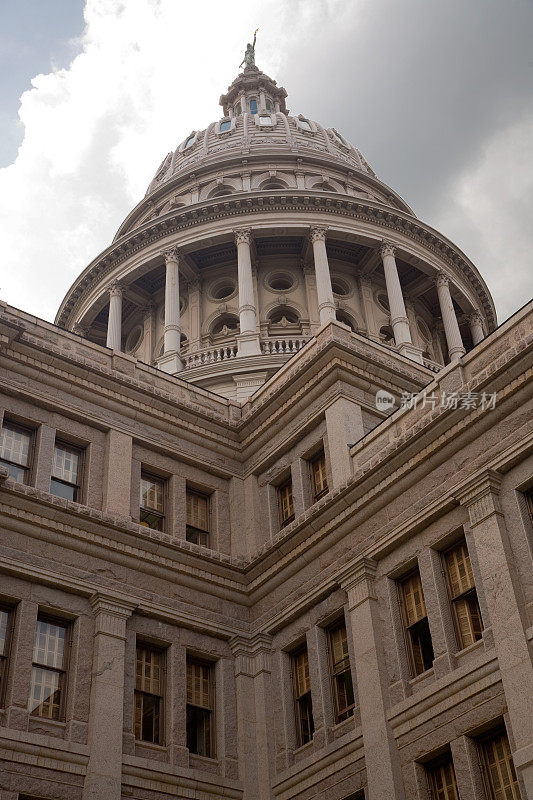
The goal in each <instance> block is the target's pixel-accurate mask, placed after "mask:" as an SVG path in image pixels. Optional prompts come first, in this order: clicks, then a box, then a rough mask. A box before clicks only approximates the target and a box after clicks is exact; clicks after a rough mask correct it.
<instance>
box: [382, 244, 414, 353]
mask: <svg viewBox="0 0 533 800" xmlns="http://www.w3.org/2000/svg"><path fill="white" fill-rule="evenodd" d="M395 252H396V251H395V249H394V247H393V246H392V244H391V243H390V242H382V244H381V260H382V261H383V271H384V273H385V284H386V286H387V297H388V300H389V309H390V316H391V325H392V331H393V333H394V342H395V344H396V347H397V348H398V350H399V351H400V353H401V354H402V355H404V356H407V358H412V359H414V360H415V361H418V362H419V363H422V354H421V351H420V348H418V347H415V346H414V345H413V343H412V339H411V329H410V328H409V319H408V317H407V312H406V310H405V303H404V299H403V292H402V287H401V284H400V278H399V276H398V267H397V266H396V258H395Z"/></svg>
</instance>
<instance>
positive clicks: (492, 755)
mask: <svg viewBox="0 0 533 800" xmlns="http://www.w3.org/2000/svg"><path fill="white" fill-rule="evenodd" d="M483 754H484V756H485V765H486V769H487V779H488V783H489V787H490V791H491V798H492V800H520V790H519V789H518V781H517V780H516V772H515V768H514V763H513V757H512V755H511V748H510V747H509V740H508V739H507V736H506V735H505V733H500V734H499V735H497V736H493V737H492V738H491V739H489V740H488V741H486V742H484V743H483Z"/></svg>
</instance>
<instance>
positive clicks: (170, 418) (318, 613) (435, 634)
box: [0, 45, 533, 800]
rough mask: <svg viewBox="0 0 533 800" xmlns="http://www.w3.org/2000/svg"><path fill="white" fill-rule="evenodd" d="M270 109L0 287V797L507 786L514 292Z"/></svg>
mask: <svg viewBox="0 0 533 800" xmlns="http://www.w3.org/2000/svg"><path fill="white" fill-rule="evenodd" d="M287 103H288V97H287V92H286V90H285V89H284V88H282V87H280V86H278V84H277V82H276V81H275V80H273V79H272V78H270V77H269V76H268V75H265V74H264V73H263V72H262V71H261V70H260V69H259V68H258V67H257V66H256V65H255V58H254V48H253V45H249V46H248V50H247V56H246V65H245V67H244V70H243V71H242V72H241V73H240V74H239V75H238V77H237V78H236V79H235V80H234V81H233V83H232V84H231V85H230V86H229V87H228V89H227V91H226V93H225V94H223V95H222V96H221V98H220V106H221V110H220V111H219V114H218V117H219V118H218V119H217V120H216V121H214V122H212V123H211V124H210V125H209V126H208V127H207V128H206V129H205V130H191V131H190V133H188V135H187V136H186V137H185V138H184V139H183V141H182V142H181V143H180V144H179V145H178V146H177V147H176V149H175V150H174V151H173V152H170V153H168V155H166V156H165V158H164V159H163V162H162V163H161V166H160V167H159V168H158V169H157V171H156V173H155V175H154V178H153V180H152V181H151V183H150V185H149V186H148V189H147V191H146V194H145V196H144V198H143V199H142V200H141V201H140V202H139V203H138V205H137V206H136V207H135V208H134V209H133V210H132V211H131V212H130V213H129V215H128V216H127V218H126V219H125V220H124V222H123V223H122V224H121V226H120V227H119V229H118V231H117V233H116V236H115V238H114V239H113V241H112V242H111V244H110V245H109V247H107V248H106V249H105V250H104V251H103V252H102V253H100V254H99V255H98V256H97V257H96V258H95V259H94V260H93V261H92V262H91V263H90V264H89V265H88V266H87V267H86V269H85V270H84V271H83V272H82V273H81V275H79V277H78V278H77V279H76V280H75V282H74V283H73V285H72V286H71V288H70V289H69V290H68V292H67V294H66V296H65V298H64V299H63V301H62V303H61V306H60V308H59V310H58V313H57V316H56V319H55V324H51V323H49V322H45V321H43V320H41V319H38V318H36V317H34V316H32V315H30V314H28V313H25V312H24V311H21V310H19V309H16V308H13V307H10V306H9V305H7V304H6V303H2V302H0V369H1V375H2V381H1V384H0V423H1V427H0V505H1V516H0V532H1V537H0V575H1V580H0V750H1V752H0V800H218V798H220V799H221V800H222V798H224V800H363V799H364V800H533V579H532V575H533V455H532V453H533V426H532V424H531V421H532V418H533V414H532V409H531V405H532V402H531V398H532V392H531V381H532V379H533V359H532V350H533V324H532V321H533V304H532V303H529V304H527V305H525V306H524V307H523V308H522V309H520V310H519V311H518V312H516V313H515V314H514V315H513V316H512V317H511V318H510V319H508V320H506V321H505V322H503V323H502V324H500V326H499V327H498V323H497V320H496V312H495V308H494V302H493V299H492V297H491V294H490V292H489V290H488V288H487V285H486V284H485V282H484V280H483V277H482V275H481V274H480V271H479V270H478V268H477V267H476V266H475V265H474V264H473V263H472V262H471V261H470V260H469V259H468V257H467V256H466V255H465V254H464V253H463V252H461V250H460V249H459V248H458V247H457V246H456V245H455V244H453V242H451V241H450V240H449V239H447V238H446V236H445V235H443V234H442V233H440V232H438V231H436V230H435V229H433V228H432V227H431V226H429V225H427V224H426V223H424V222H423V221H421V220H419V219H418V218H417V217H416V216H415V214H414V213H413V211H412V210H411V208H410V207H409V206H408V205H407V203H406V202H405V200H403V199H402V197H401V196H400V195H399V194H397V192H396V191H395V190H393V189H391V188H390V187H389V186H387V185H386V184H385V183H383V182H382V181H381V180H380V178H379V177H378V176H377V175H376V173H375V172H374V170H373V169H372V167H371V166H370V165H369V164H368V163H367V161H366V160H365V158H364V155H363V154H362V153H361V152H360V151H359V150H358V149H357V148H356V147H355V146H354V145H353V144H351V143H350V142H349V141H348V140H347V139H346V138H345V137H344V135H343V134H342V133H341V132H339V131H337V130H335V129H334V128H328V127H325V126H323V125H322V124H320V123H319V122H315V121H314V120H312V119H311V118H309V117H307V116H304V115H303V114H301V113H292V112H291V111H289V109H288V108H287ZM399 155H400V156H401V154H399Z"/></svg>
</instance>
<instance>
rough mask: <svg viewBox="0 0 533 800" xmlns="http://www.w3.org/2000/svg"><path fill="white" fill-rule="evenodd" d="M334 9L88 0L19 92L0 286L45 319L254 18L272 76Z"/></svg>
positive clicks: (1, 222) (210, 98)
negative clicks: (67, 42) (72, 33)
mask: <svg viewBox="0 0 533 800" xmlns="http://www.w3.org/2000/svg"><path fill="white" fill-rule="evenodd" d="M299 12H302V13H301V14H299ZM343 13H346V14H349V15H351V14H352V13H353V3H352V2H346V1H345V0H327V2H324V0H305V2H303V3H302V2H301V0H269V2H268V3H265V2H260V0H248V1H246V0H232V2H225V3H221V2H219V1H218V0H197V2H194V3H186V2H178V0H127V2H120V0H87V3H86V8H85V21H86V28H85V31H84V34H83V36H82V37H81V39H80V42H79V44H80V49H81V52H80V54H79V55H78V56H77V57H76V58H75V59H74V60H73V61H72V63H71V64H70V66H69V68H68V69H62V70H58V71H56V72H52V73H50V74H48V75H37V76H36V77H35V78H34V79H33V80H32V88H31V89H30V90H28V91H27V92H25V93H24V94H23V95H22V98H21V107H20V112H19V115H20V119H21V122H22V124H23V125H24V127H25V135H24V140H23V143H22V145H21V147H20V149H19V153H18V157H17V159H16V161H15V162H14V163H13V164H12V165H10V166H9V167H6V168H4V169H2V170H0V231H1V237H2V255H3V270H2V277H1V279H0V287H1V288H0V297H2V299H4V300H6V301H7V302H8V303H10V304H12V305H15V306H18V307H19V308H22V309H24V310H27V311H31V312H32V313H35V314H37V315H38V316H42V317H45V318H47V319H53V317H54V315H55V312H56V310H57V308H58V306H59V303H60V301H61V299H62V297H63V295H64V293H65V292H66V290H67V288H68V286H69V285H70V284H71V283H72V281H73V280H74V278H75V277H76V276H77V275H78V274H79V272H80V271H81V270H82V269H83V268H84V267H85V266H86V265H87V264H88V263H89V261H91V260H92V258H94V257H95V256H96V255H97V254H98V252H100V251H101V250H102V249H103V248H104V247H106V246H107V245H108V244H109V243H110V241H111V239H112V237H113V235H114V233H115V232H116V230H117V228H118V226H119V224H120V223H121V221H122V219H123V218H124V217H125V216H126V214H127V213H128V212H129V211H130V210H131V208H132V207H133V206H134V205H135V204H136V203H137V202H138V201H139V200H140V199H141V197H142V196H143V194H144V191H145V189H146V187H147V185H148V183H149V181H150V179H151V178H152V176H153V174H154V173H155V171H156V169H157V167H158V165H159V163H160V161H161V160H162V159H163V157H164V156H165V155H166V153H167V152H169V150H172V149H174V148H175V147H176V146H177V145H178V144H179V142H180V141H182V140H183V138H184V137H185V136H186V135H187V134H188V133H189V132H190V131H191V129H192V128H202V127H204V126H205V125H207V124H208V123H209V122H210V121H212V120H213V119H216V118H217V116H218V115H219V113H220V109H219V107H218V105H217V103H218V98H219V96H220V94H221V93H222V92H224V91H225V90H226V88H227V86H228V84H229V83H231V81H232V80H233V79H234V78H235V77H236V75H237V72H238V64H239V62H240V60H241V58H242V54H243V51H244V48H245V46H246V42H247V41H249V40H250V38H251V35H252V32H253V30H254V28H256V27H258V26H259V28H260V32H259V40H258V47H257V52H258V56H257V60H258V65H259V66H260V67H261V68H262V69H263V70H264V71H265V72H267V73H269V72H270V74H273V75H274V76H276V75H278V74H279V73H278V69H279V67H280V65H281V61H282V59H283V57H284V55H285V54H286V53H287V52H289V51H290V46H291V41H292V40H293V39H295V38H296V37H302V36H304V37H305V36H310V37H312V36H319V35H320V29H321V25H320V19H321V18H322V17H324V18H326V17H327V18H328V24H330V25H331V24H334V25H340V24H342V20H343ZM296 23H297V24H296Z"/></svg>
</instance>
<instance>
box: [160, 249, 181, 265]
mask: <svg viewBox="0 0 533 800" xmlns="http://www.w3.org/2000/svg"><path fill="white" fill-rule="evenodd" d="M161 255H162V256H163V258H164V259H165V264H168V262H169V261H175V262H176V264H179V260H180V255H181V251H180V249H179V247H176V246H175V245H173V246H171V247H165V248H164V249H163V250H161Z"/></svg>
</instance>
